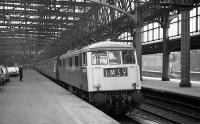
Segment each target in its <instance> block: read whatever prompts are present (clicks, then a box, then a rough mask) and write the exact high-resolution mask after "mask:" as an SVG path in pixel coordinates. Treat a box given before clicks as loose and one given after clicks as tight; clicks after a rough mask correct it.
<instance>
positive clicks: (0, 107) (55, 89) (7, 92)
mask: <svg viewBox="0 0 200 124" xmlns="http://www.w3.org/2000/svg"><path fill="white" fill-rule="evenodd" d="M0 124H118V122H117V121H115V120H114V119H112V118H111V117H109V116H107V115H106V114H104V113H103V112H101V111H100V110H98V109H96V108H95V107H93V106H92V105H90V104H88V103H87V102H85V101H83V100H82V99H80V98H78V97H76V96H74V95H73V94H72V93H70V92H68V91H67V90H65V89H63V88H62V87H60V86H59V85H57V84H55V83H54V82H52V81H51V80H49V79H47V78H46V77H44V76H42V75H41V74H39V73H38V72H36V71H34V70H24V79H23V81H22V82H21V81H19V77H14V78H11V81H10V82H9V83H7V84H6V85H5V86H3V87H0Z"/></svg>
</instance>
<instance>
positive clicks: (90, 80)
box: [40, 41, 142, 114]
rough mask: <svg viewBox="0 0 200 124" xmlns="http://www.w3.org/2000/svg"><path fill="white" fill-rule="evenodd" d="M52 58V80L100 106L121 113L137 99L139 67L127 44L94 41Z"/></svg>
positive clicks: (139, 95)
mask: <svg viewBox="0 0 200 124" xmlns="http://www.w3.org/2000/svg"><path fill="white" fill-rule="evenodd" d="M52 60H54V61H55V60H57V63H56V65H54V67H56V68H57V69H54V70H56V77H55V78H56V80H58V81H60V82H62V83H64V84H65V85H66V86H67V87H68V90H70V91H71V92H73V93H74V94H76V95H78V96H80V97H82V98H83V99H86V100H87V101H89V102H90V103H92V104H94V105H95V106H97V107H99V108H101V109H104V110H106V111H114V112H115V113H120V114H121V113H125V112H127V111H129V110H132V109H134V108H135V107H136V106H137V105H139V103H140V102H141V99H142V95H141V93H140V90H141V84H140V75H139V74H140V73H139V66H138V63H137V58H136V52H135V49H134V48H133V47H132V46H130V45H127V44H124V43H119V42H113V41H104V42H98V43H94V44H91V45H89V46H86V47H83V48H82V49H79V50H73V51H69V52H67V53H66V54H64V55H61V56H59V57H57V59H55V58H54V59H52ZM48 62H49V61H48ZM50 63H51V62H50ZM51 64H52V63H51ZM43 65H45V66H47V65H48V64H44V63H43ZM51 66H52V65H51ZM40 69H44V68H42V67H40ZM46 69H47V67H46ZM43 72H45V71H43ZM48 76H49V75H48Z"/></svg>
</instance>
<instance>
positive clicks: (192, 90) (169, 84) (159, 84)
mask: <svg viewBox="0 0 200 124" xmlns="http://www.w3.org/2000/svg"><path fill="white" fill-rule="evenodd" d="M179 83H180V80H179V79H170V81H161V78H155V77H146V76H143V81H142V82H141V85H142V87H144V88H151V89H155V90H161V91H168V92H172V93H178V94H183V95H189V96H194V97H200V81H191V84H192V87H179Z"/></svg>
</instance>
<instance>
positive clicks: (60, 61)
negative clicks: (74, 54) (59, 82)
mask: <svg viewBox="0 0 200 124" xmlns="http://www.w3.org/2000/svg"><path fill="white" fill-rule="evenodd" d="M59 66H60V67H61V60H60V59H59Z"/></svg>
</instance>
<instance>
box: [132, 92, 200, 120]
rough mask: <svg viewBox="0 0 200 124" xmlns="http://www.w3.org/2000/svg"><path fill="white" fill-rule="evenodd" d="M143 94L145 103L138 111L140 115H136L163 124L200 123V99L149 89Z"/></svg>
mask: <svg viewBox="0 0 200 124" xmlns="http://www.w3.org/2000/svg"><path fill="white" fill-rule="evenodd" d="M143 93H144V100H143V103H142V104H141V105H140V106H139V108H138V110H136V111H138V113H139V114H135V115H140V116H144V117H146V118H151V119H153V120H157V121H158V123H162V124H163V123H166V124H169V123H171V124H191V123H192V124H198V123H200V113H199V111H200V107H199V102H200V100H199V99H195V98H190V97H187V96H185V97H184V96H177V94H171V93H165V92H158V91H151V90H149V89H145V90H143ZM194 101H196V102H194Z"/></svg>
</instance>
